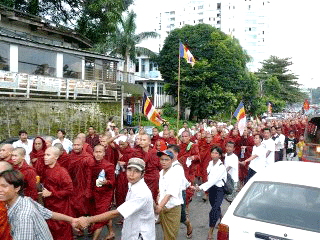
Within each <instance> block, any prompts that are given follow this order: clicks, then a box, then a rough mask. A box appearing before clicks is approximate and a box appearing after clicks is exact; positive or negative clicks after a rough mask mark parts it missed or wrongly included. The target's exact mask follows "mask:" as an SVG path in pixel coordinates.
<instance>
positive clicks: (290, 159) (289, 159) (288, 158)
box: [286, 152, 294, 161]
mask: <svg viewBox="0 0 320 240" xmlns="http://www.w3.org/2000/svg"><path fill="white" fill-rule="evenodd" d="M286 158H287V161H293V160H294V153H293V152H292V153H287V156H286Z"/></svg>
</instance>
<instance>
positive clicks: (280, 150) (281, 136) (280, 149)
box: [277, 127, 286, 161]
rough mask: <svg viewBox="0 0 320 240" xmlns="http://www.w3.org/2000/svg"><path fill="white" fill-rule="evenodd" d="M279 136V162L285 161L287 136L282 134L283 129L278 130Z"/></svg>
mask: <svg viewBox="0 0 320 240" xmlns="http://www.w3.org/2000/svg"><path fill="white" fill-rule="evenodd" d="M277 134H278V135H279V145H278V149H279V161H282V160H283V152H284V141H285V140H286V136H285V135H283V134H282V128H281V127H278V128H277Z"/></svg>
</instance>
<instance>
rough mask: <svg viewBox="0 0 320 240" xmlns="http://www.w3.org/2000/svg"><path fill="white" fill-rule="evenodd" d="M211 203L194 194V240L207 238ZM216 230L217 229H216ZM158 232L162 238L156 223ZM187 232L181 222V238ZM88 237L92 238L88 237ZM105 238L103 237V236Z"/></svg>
mask: <svg viewBox="0 0 320 240" xmlns="http://www.w3.org/2000/svg"><path fill="white" fill-rule="evenodd" d="M229 205H230V204H229V203H227V202H226V201H223V204H222V214H224V213H225V212H226V211H227V208H228V206H229ZM210 209H211V208H210V204H209V202H208V201H207V202H205V203H204V202H203V201H202V197H201V196H196V195H195V196H194V197H193V201H192V202H191V203H190V218H191V223H192V225H193V238H192V239H193V240H206V239H207V233H208V229H209V226H208V225H209V211H210ZM117 221H118V219H116V220H115V221H114V222H113V223H114V224H113V225H114V230H115V232H116V237H115V239H116V240H118V239H120V238H121V226H119V225H117V224H115V223H116V222H117ZM215 232H216V230H215ZM156 233H157V237H156V239H157V240H162V239H163V237H162V229H161V226H160V224H157V225H156ZM186 233H187V229H186V227H185V225H183V224H181V226H180V231H179V238H178V239H179V240H186ZM103 235H104V236H106V235H107V229H104V231H103ZM80 239H82V240H83V239H86V238H80ZM87 239H92V238H91V237H90V238H87ZM102 239H103V238H102Z"/></svg>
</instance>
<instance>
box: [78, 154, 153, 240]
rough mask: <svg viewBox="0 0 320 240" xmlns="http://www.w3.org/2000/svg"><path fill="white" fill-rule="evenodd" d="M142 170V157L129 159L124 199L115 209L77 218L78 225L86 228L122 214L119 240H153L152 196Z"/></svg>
mask: <svg viewBox="0 0 320 240" xmlns="http://www.w3.org/2000/svg"><path fill="white" fill-rule="evenodd" d="M144 172H145V162H144V161H143V160H142V159H140V158H131V159H129V162H128V166H127V178H128V182H129V189H128V193H127V197H126V201H125V202H124V203H123V204H121V205H120V206H119V207H118V208H117V209H116V210H112V211H108V212H105V213H102V214H99V215H96V216H92V217H81V218H79V219H78V220H77V225H78V227H81V228H86V227H88V226H89V225H90V224H92V223H96V222H105V221H108V220H110V219H112V218H115V217H118V216H123V218H124V222H123V227H122V236H121V240H155V238H156V232H155V222H154V220H155V217H154V209H153V198H152V194H151V191H150V189H149V188H148V186H147V184H146V183H145V182H144V179H143V175H144Z"/></svg>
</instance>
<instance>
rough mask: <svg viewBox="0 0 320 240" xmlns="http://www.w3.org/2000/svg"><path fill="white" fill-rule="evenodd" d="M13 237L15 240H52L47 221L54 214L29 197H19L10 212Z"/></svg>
mask: <svg viewBox="0 0 320 240" xmlns="http://www.w3.org/2000/svg"><path fill="white" fill-rule="evenodd" d="M8 217H9V222H10V224H11V235H12V237H13V239H14V240H52V239H53V238H52V235H51V233H50V230H49V228H48V225H47V223H46V221H45V219H50V218H52V212H51V211H50V210H48V209H46V208H45V207H43V206H42V205H40V204H39V203H37V202H35V201H33V200H32V199H31V198H29V197H20V196H19V197H18V198H17V201H16V202H15V203H14V204H13V206H12V207H10V208H9V210H8Z"/></svg>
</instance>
